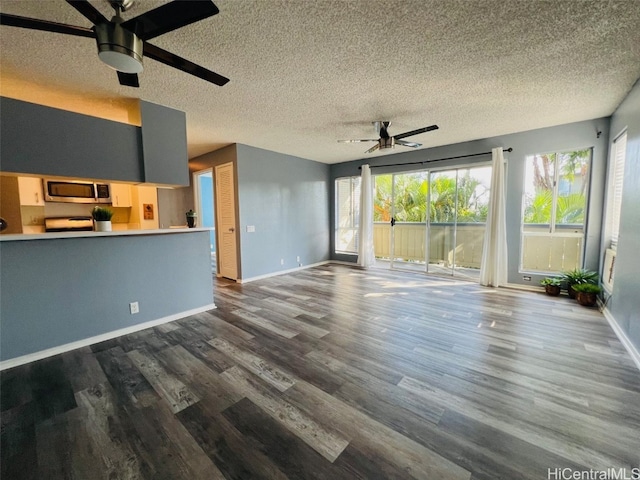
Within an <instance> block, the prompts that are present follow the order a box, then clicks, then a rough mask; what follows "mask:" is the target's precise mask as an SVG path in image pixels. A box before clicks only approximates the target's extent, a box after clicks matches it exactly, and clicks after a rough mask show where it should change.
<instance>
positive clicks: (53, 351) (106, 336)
mask: <svg viewBox="0 0 640 480" xmlns="http://www.w3.org/2000/svg"><path fill="white" fill-rule="evenodd" d="M215 308H216V305H215V304H214V303H210V304H209V305H205V306H204V307H199V308H193V309H191V310H187V311H184V312H180V313H174V314H173V315H169V316H167V317H162V318H158V319H156V320H150V321H148V322H144V323H139V324H137V325H132V326H130V327H126V328H121V329H119V330H113V331H111V332H107V333H102V334H100V335H96V336H95V337H89V338H84V339H82V340H78V341H75V342H71V343H65V344H64V345H59V346H57V347H52V348H47V349H46V350H40V351H39V352H34V353H29V354H27V355H22V356H21V357H16V358H10V359H9V360H4V361H2V362H0V371H2V370H6V369H7V368H13V367H18V366H20V365H24V364H25V363H30V362H35V361H36V360H41V359H43V358H47V357H51V356H53V355H58V354H60V353H65V352H69V351H71V350H75V349H77V348H82V347H87V346H89V345H93V344H94V343H99V342H104V341H105V340H111V339H112V338H116V337H120V336H122V335H127V334H129V333H134V332H139V331H140V330H144V329H146V328H151V327H157V326H158V325H162V324H163V323H169V322H173V321H175V320H180V319H181V318H185V317H188V316H190V315H195V314H197V313H202V312H206V311H208V310H214V309H215Z"/></svg>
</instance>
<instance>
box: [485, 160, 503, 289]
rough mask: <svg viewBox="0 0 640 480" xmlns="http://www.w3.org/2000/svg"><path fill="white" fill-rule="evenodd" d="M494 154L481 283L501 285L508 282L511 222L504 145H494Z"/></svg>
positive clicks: (491, 285) (492, 285) (490, 285)
mask: <svg viewBox="0 0 640 480" xmlns="http://www.w3.org/2000/svg"><path fill="white" fill-rule="evenodd" d="M492 155H493V168H492V172H491V195H490V197H489V213H488V215H487V226H486V230H485V232H484V246H483V248H482V262H481V264H480V285H485V286H489V287H499V286H500V285H505V284H506V283H507V222H506V215H505V207H506V201H505V192H504V189H505V172H504V156H503V153H502V148H494V149H493V150H492Z"/></svg>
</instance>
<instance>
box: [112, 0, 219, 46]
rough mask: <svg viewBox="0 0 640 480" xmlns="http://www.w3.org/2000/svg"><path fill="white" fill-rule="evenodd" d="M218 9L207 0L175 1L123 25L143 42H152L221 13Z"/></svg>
mask: <svg viewBox="0 0 640 480" xmlns="http://www.w3.org/2000/svg"><path fill="white" fill-rule="evenodd" d="M219 12H220V10H218V7H216V6H215V5H214V3H213V2H211V1H209V0H207V1H203V0H174V1H173V2H170V3H166V4H164V5H162V6H160V7H158V8H154V9H153V10H149V11H148V12H146V13H143V14H142V15H138V16H137V17H135V18H132V19H130V20H127V21H126V22H123V23H122V27H123V28H126V29H127V30H129V31H131V32H134V33H135V34H136V35H137V36H138V37H140V38H141V39H142V40H150V39H152V38H155V37H157V36H159V35H162V34H164V33H167V32H170V31H172V30H176V29H178V28H181V27H184V26H186V25H189V24H191V23H194V22H198V21H200V20H204V19H205V18H208V17H211V16H213V15H216V14H217V13H219Z"/></svg>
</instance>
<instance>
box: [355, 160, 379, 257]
mask: <svg viewBox="0 0 640 480" xmlns="http://www.w3.org/2000/svg"><path fill="white" fill-rule="evenodd" d="M375 261H376V257H375V254H374V253H373V184H372V183H371V169H370V168H369V165H362V175H361V177H360V224H359V226H358V265H360V266H361V267H363V268H369V267H371V266H372V265H373V264H374V263H375Z"/></svg>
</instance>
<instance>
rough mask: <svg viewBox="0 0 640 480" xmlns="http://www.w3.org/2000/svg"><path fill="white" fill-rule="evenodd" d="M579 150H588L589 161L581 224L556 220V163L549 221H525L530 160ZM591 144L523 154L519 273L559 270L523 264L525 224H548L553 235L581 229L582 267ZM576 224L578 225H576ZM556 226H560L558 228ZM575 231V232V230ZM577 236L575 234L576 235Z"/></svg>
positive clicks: (589, 179)
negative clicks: (533, 267)
mask: <svg viewBox="0 0 640 480" xmlns="http://www.w3.org/2000/svg"><path fill="white" fill-rule="evenodd" d="M581 150H589V160H588V161H589V163H588V172H587V175H586V178H585V179H584V181H585V182H586V189H585V193H584V212H583V220H582V223H581V224H568V223H559V222H558V221H557V218H556V217H557V208H558V199H559V197H560V195H559V190H560V181H559V180H560V177H561V172H560V168H557V167H558V165H557V164H556V165H554V173H553V188H552V190H551V192H552V199H551V202H552V204H551V212H550V218H549V223H548V224H546V223H538V224H536V223H525V211H526V206H527V202H526V193H527V183H526V182H527V169H528V166H529V165H530V163H529V162H530V161H532V159H533V158H535V157H536V156H541V155H550V154H555V155H556V158H559V157H560V156H561V155H562V154H567V153H570V152H576V151H581ZM593 154H594V151H593V146H589V147H577V148H563V149H557V150H552V151H547V152H536V153H532V154H528V155H526V156H525V165H524V171H523V177H524V178H523V182H522V187H523V188H522V206H521V207H522V209H521V216H520V244H519V250H520V254H519V259H518V272H519V273H533V274H543V275H544V274H557V273H560V271H561V270H550V269H544V270H538V269H532V268H526V267H525V266H524V262H525V251H524V250H525V233H526V231H525V228H526V226H527V225H539V226H542V225H548V227H549V228H548V234H549V235H551V236H553V235H556V234H558V233H559V232H561V231H562V230H565V231H566V230H570V229H571V228H576V229H577V228H580V230H581V233H580V235H581V237H582V240H581V242H582V245H581V247H580V251H579V260H578V262H577V263H578V265H577V268H582V267H583V266H584V258H585V248H586V239H587V230H588V220H589V199H590V196H591V175H592V172H593ZM578 225H580V226H579V227H578ZM558 226H559V227H560V228H558ZM576 233H577V232H576ZM576 236H577V235H576Z"/></svg>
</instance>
